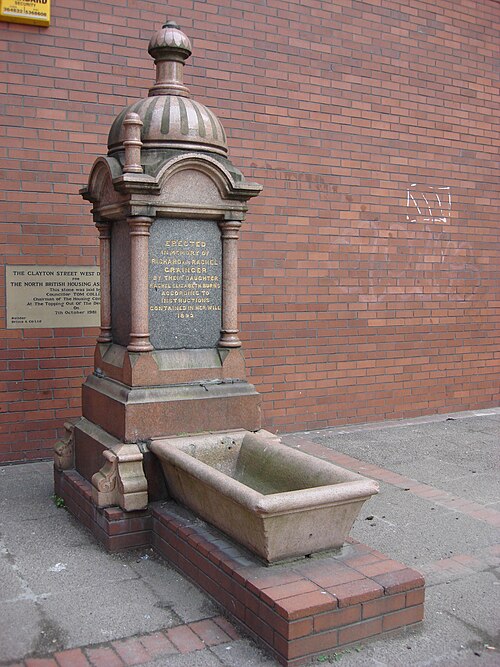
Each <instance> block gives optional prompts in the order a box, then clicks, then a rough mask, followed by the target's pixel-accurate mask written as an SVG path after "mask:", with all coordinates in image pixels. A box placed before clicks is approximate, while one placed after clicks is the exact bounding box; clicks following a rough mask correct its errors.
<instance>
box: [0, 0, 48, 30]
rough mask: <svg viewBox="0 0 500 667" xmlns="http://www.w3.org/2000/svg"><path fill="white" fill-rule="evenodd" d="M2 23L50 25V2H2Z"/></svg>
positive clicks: (37, 0)
mask: <svg viewBox="0 0 500 667" xmlns="http://www.w3.org/2000/svg"><path fill="white" fill-rule="evenodd" d="M0 21H10V22H12V23H31V24H32V25H43V26H48V25H50V0H0Z"/></svg>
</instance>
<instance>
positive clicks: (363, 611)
mask: <svg viewBox="0 0 500 667" xmlns="http://www.w3.org/2000/svg"><path fill="white" fill-rule="evenodd" d="M56 493H57V494H58V495H60V496H61V497H63V498H64V499H65V501H66V505H67V507H68V509H69V510H70V511H71V512H72V513H73V514H75V516H77V518H79V519H80V520H81V521H82V523H84V524H85V525H86V526H87V527H88V528H90V530H91V531H92V532H93V533H94V535H95V536H96V537H97V538H98V539H99V540H100V541H101V542H102V543H103V544H104V545H105V546H106V548H107V549H109V550H111V551H117V550H122V549H126V548H130V547H137V546H149V545H152V546H153V547H154V548H155V549H156V551H158V552H159V553H160V554H161V555H163V556H164V557H165V558H166V559H167V560H169V561H170V562H171V563H172V564H173V565H174V566H175V567H176V568H177V569H178V570H179V571H180V572H182V573H183V574H184V575H186V576H187V577H189V578H190V579H191V580H192V581H193V582H195V583H196V584H197V585H198V586H199V587H200V588H201V589H202V590H204V591H205V592H206V593H208V594H209V595H210V596H211V597H212V598H213V599H214V600H216V601H217V602H218V603H219V604H220V605H222V607H224V608H225V610H226V611H227V612H228V613H229V614H230V615H231V616H232V618H233V619H234V620H235V621H237V622H238V623H239V624H240V625H242V626H243V627H244V628H245V629H246V630H247V631H248V632H250V634H251V635H252V636H253V637H254V638H256V639H257V640H258V641H259V642H260V643H262V644H264V646H265V647H266V648H267V650H268V651H269V652H271V653H272V654H273V655H274V657H275V658H276V659H277V660H278V661H279V662H280V663H281V664H282V665H286V666H287V667H289V666H290V667H291V666H292V665H301V664H304V663H306V662H308V661H309V660H311V659H312V658H313V657H314V656H315V655H318V654H321V653H325V652H328V651H332V650H335V649H337V648H339V647H342V646H345V645H346V644H351V643H354V642H358V641H360V640H362V639H365V638H367V637H373V636H375V635H380V634H382V633H385V632H389V631H391V630H394V629H396V628H401V627H404V626H408V625H412V624H414V623H418V622H419V621H421V620H422V618H423V611H424V607H423V603H424V579H423V577H422V575H421V574H420V573H418V572H417V571H415V570H413V569H410V568H408V567H406V566H405V565H403V564H401V563H398V562H397V561H394V560H391V559H390V558H388V557H387V556H385V555H384V554H382V553H380V552H379V551H375V550H374V549H372V548H371V547H368V546H366V545H364V544H360V543H357V542H354V541H351V542H349V544H347V545H346V546H344V547H343V548H342V549H341V550H340V552H338V553H335V554H334V555H325V556H321V557H316V558H305V559H301V560H298V561H294V562H292V563H286V564H281V565H274V566H272V567H266V566H265V565H262V564H261V563H260V562H259V561H258V560H257V559H256V558H254V557H253V556H252V555H251V554H249V553H248V552H247V551H246V550H245V549H243V548H240V547H239V546H237V545H235V544H234V543H233V542H231V541H229V539H227V538H226V537H225V536H224V535H222V534H221V533H220V532H219V531H217V530H216V529H215V528H213V527H211V526H209V525H207V524H205V523H204V522H202V521H200V520H199V519H197V518H196V517H194V516H193V515H192V514H191V513H190V512H188V511H187V510H184V509H183V508H180V507H179V506H177V505H176V504H175V503H171V502H166V503H153V504H151V505H150V510H149V511H148V512H133V513H125V512H122V511H121V510H118V509H115V508H110V509H104V510H100V509H96V508H95V507H94V506H93V504H92V500H91V493H90V484H89V483H88V482H87V481H86V480H84V479H83V478H82V477H80V475H79V474H78V473H76V472H74V471H65V472H62V473H56Z"/></svg>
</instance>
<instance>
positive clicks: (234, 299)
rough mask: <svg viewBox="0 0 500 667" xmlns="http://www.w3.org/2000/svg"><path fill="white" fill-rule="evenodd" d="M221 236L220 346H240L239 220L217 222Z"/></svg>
mask: <svg viewBox="0 0 500 667" xmlns="http://www.w3.org/2000/svg"><path fill="white" fill-rule="evenodd" d="M219 227H220V230H221V237H222V328H221V337H220V339H219V343H218V345H219V346H220V347H241V341H240V339H239V338H238V331H239V329H238V234H239V231H240V227H241V222H240V221H239V220H223V221H222V222H220V223H219Z"/></svg>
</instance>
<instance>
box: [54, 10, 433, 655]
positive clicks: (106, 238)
mask: <svg viewBox="0 0 500 667" xmlns="http://www.w3.org/2000/svg"><path fill="white" fill-rule="evenodd" d="M148 50H149V53H150V55H151V56H152V57H153V59H154V61H155V65H156V82H155V83H154V85H153V86H152V87H151V89H150V90H149V94H148V96H147V97H146V98H144V99H141V100H138V101H136V102H134V103H132V104H131V105H130V106H128V107H127V108H126V109H124V110H123V111H122V112H121V113H120V114H119V115H118V116H117V118H116V120H115V121H114V123H113V125H112V127H111V130H110V133H109V138H108V152H107V155H106V156H102V157H99V158H98V159H97V160H96V161H95V163H94V165H93V167H92V170H91V172H90V176H89V179H88V183H87V185H86V186H85V187H84V188H83V189H82V190H81V194H82V196H83V197H84V198H85V199H86V200H88V201H89V202H91V204H92V215H93V219H94V222H95V225H96V227H97V229H98V232H99V245H100V280H101V330H100V334H99V337H98V339H97V344H96V348H95V354H94V372H93V373H92V374H91V375H90V376H89V377H88V378H87V380H86V381H85V383H84V384H83V387H82V416H81V418H79V419H78V420H76V421H75V422H71V423H69V422H68V423H66V424H65V427H66V435H65V437H64V438H63V440H61V441H59V442H58V443H57V444H56V446H55V491H56V494H57V495H58V496H60V497H62V498H63V499H64V500H65V502H66V506H67V507H68V509H69V510H70V511H71V512H72V513H73V514H74V515H75V516H76V517H77V518H78V519H79V520H80V521H81V522H82V523H83V524H84V525H86V526H87V527H88V528H89V529H90V530H91V531H92V532H93V533H94V535H95V536H96V537H97V538H98V539H99V540H100V541H101V542H102V543H103V544H104V545H105V547H106V548H107V549H108V550H110V551H119V550H123V549H126V548H132V547H145V546H152V547H153V548H155V549H156V550H157V551H158V552H159V553H160V554H161V555H163V556H164V557H165V558H167V559H168V560H169V561H170V562H171V563H172V564H173V565H174V566H175V567H177V568H178V569H179V571H181V572H182V573H183V574H184V575H185V576H188V577H190V578H191V579H192V580H193V581H194V582H196V583H197V584H198V585H199V586H200V587H201V588H202V589H203V590H204V591H205V592H206V593H208V594H209V595H211V596H212V598H213V599H214V600H216V601H217V602H218V603H219V604H220V605H222V606H223V608H224V609H225V610H226V611H227V613H228V614H230V615H231V617H232V618H233V619H234V620H235V621H237V622H238V623H240V624H242V625H243V626H244V627H245V628H246V630H247V631H248V632H250V633H252V635H253V636H254V637H255V638H256V639H258V640H259V641H260V642H262V643H263V644H264V645H265V646H266V647H267V649H268V650H269V651H271V652H272V653H273V655H275V656H276V657H277V659H278V660H279V661H280V662H281V663H282V664H284V665H292V664H299V662H300V660H303V659H304V660H305V659H309V658H310V657H311V656H314V655H316V654H318V652H321V651H324V650H327V649H330V648H333V647H335V646H338V645H340V644H342V643H346V641H345V640H343V639H342V637H343V635H341V634H340V632H341V631H340V630H337V629H335V630H331V629H328V628H331V627H332V626H331V625H330V626H328V623H330V624H331V623H335V624H336V625H335V628H337V627H341V626H342V627H343V628H344V629H345V631H346V633H347V632H348V631H349V632H351V630H352V632H355V633H357V635H356V636H358V637H359V636H367V635H369V634H380V633H381V632H383V631H385V630H384V628H385V626H384V625H383V623H382V616H383V615H384V614H385V613H386V611H384V610H386V609H387V608H389V607H390V609H391V614H392V616H391V623H392V626H391V628H393V627H399V626H402V625H407V624H409V623H414V622H417V621H418V620H420V617H421V613H420V609H421V607H422V599H421V598H422V597H423V588H422V587H423V580H422V578H421V576H420V575H419V574H418V573H415V572H414V571H413V570H409V569H408V568H406V567H405V566H404V565H401V564H396V566H395V565H394V561H389V562H390V568H392V569H394V567H396V570H397V573H398V585H397V587H396V588H390V587H388V586H386V585H385V581H386V580H384V579H383V578H382V579H378V578H377V576H378V574H377V572H379V570H380V568H379V567H378V566H377V567H376V568H375V569H374V572H375V574H374V575H373V576H371V575H370V576H369V575H368V574H366V573H365V570H364V569H363V568H364V567H366V563H367V562H368V563H371V562H372V561H371V560H370V559H374V560H375V562H378V561H381V562H385V561H388V559H387V558H386V557H385V556H383V554H376V552H374V551H373V550H370V549H369V547H366V546H365V545H356V544H355V543H354V542H353V541H352V540H350V539H349V531H350V529H351V527H352V525H353V522H354V520H355V518H356V516H357V514H358V512H359V510H360V508H361V506H362V504H363V503H364V502H365V501H366V500H367V499H368V498H369V497H370V496H371V495H373V494H374V493H377V484H376V482H374V481H372V480H369V479H366V478H364V477H362V476H360V475H358V474H356V473H354V472H350V471H348V470H344V469H342V468H339V467H338V466H335V465H333V464H332V463H330V462H329V461H328V460H325V459H328V453H327V452H326V453H325V455H324V456H323V457H322V458H316V457H315V456H311V455H307V454H305V453H303V452H300V451H297V450H295V449H293V448H291V447H288V446H285V445H284V444H283V443H282V442H281V441H280V439H279V438H278V437H277V436H275V435H273V434H272V433H269V432H267V431H264V430H263V429H262V424H261V397H260V395H259V393H258V392H257V391H256V389H255V387H254V386H253V385H252V384H251V383H250V382H248V380H247V376H246V368H245V359H244V356H243V354H242V351H241V342H240V339H239V337H238V332H239V330H238V319H237V313H238V300H237V297H238V239H239V232H240V228H241V226H242V224H243V222H244V219H245V214H246V211H247V202H248V200H249V199H251V198H252V197H255V196H257V195H258V194H259V193H260V191H261V189H262V188H261V186H260V185H259V184H257V183H253V182H250V181H247V180H246V179H245V177H244V175H243V174H242V173H241V171H240V170H239V169H238V168H237V167H235V166H234V165H233V163H232V162H231V161H230V160H229V158H228V155H227V153H228V148H227V141H226V135H225V132H224V128H223V126H222V124H221V123H220V121H219V120H218V118H217V117H216V115H215V114H214V113H213V112H212V111H210V110H209V109H207V107H205V106H204V105H203V104H201V103H199V102H196V101H194V100H193V99H191V97H190V94H189V91H188V89H187V87H186V86H185V85H184V83H183V67H184V61H185V60H186V59H187V58H188V57H189V56H190V54H191V43H190V41H189V39H188V37H187V36H186V35H185V34H184V33H183V32H182V31H181V30H180V28H179V27H178V26H177V25H176V24H175V23H173V22H168V23H166V24H165V25H164V26H163V27H162V28H161V29H160V30H159V31H157V32H156V33H155V34H154V35H153V37H152V38H151V41H150V43H149V49H148ZM320 455H321V454H320ZM367 559H368V560H367ZM311 563H312V565H308V564H311ZM372 569H373V567H372ZM382 570H383V568H382ZM388 571H389V570H388ZM269 577H271V578H269ZM327 581H329V582H335V581H337V582H338V581H341V582H346V581H353V582H354V583H353V587H352V588H350V589H349V591H345V590H344V589H342V587H341V588H340V589H337V588H327V589H326V590H325V588H324V587H325V586H326V583H325V582H327ZM270 582H273V583H272V584H271V583H270ZM290 582H293V584H292V583H290ZM331 585H333V584H331ZM290 587H291V588H290ZM413 589H418V591H419V592H418V594H415V595H412V597H411V598H410V597H408V599H407V594H406V591H410V590H412V591H413ZM408 595H409V594H408ZM387 597H388V598H390V599H388V600H387V599H386V598H387ZM368 600H369V601H370V602H372V603H375V602H376V601H377V600H380V605H381V606H380V610H378V611H376V612H372V616H373V614H374V616H373V617H371V618H370V619H365V618H364V616H363V614H365V613H368V612H367V611H366V612H365V611H363V609H362V604H364V603H365V602H366V601H368ZM377 604H378V602H377ZM352 605H355V606H356V608H355V609H354V610H351V611H349V613H344V612H346V610H342V609H339V607H343V606H348V607H350V606H352ZM387 605H389V607H387ZM411 605H418V609H417V611H418V613H419V614H420V616H419V617H418V618H417V616H418V614H413V615H412V616H411V617H410V616H408V615H406V612H407V611H408V610H407V609H406V607H409V606H411ZM398 614H401V616H400V617H399V616H398ZM395 615H396V616H397V619H396V620H397V624H396V625H394V618H395ZM330 616H331V618H330ZM335 619H337V620H335ZM325 623H326V625H325ZM325 628H327V629H326V630H325ZM360 633H361V634H360ZM363 633H364V634H363ZM346 636H347V635H346ZM351 636H353V635H352V634H349V637H351ZM350 641H352V639H351V640H350ZM298 661H299V662H298Z"/></svg>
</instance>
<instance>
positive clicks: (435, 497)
mask: <svg viewBox="0 0 500 667" xmlns="http://www.w3.org/2000/svg"><path fill="white" fill-rule="evenodd" d="M284 440H285V444H287V443H286V441H288V442H289V443H290V445H289V446H290V447H293V448H295V447H297V446H300V450H301V451H307V453H309V454H312V455H314V456H319V457H320V458H323V459H328V460H329V461H331V462H332V463H335V464H336V465H342V466H347V467H349V468H352V469H354V471H355V472H359V473H360V474H362V475H367V476H371V477H375V479H378V480H380V481H381V482H385V483H386V484H391V485H392V486H396V487H398V488H403V489H406V490H408V491H409V492H410V493H413V494H414V495H416V496H417V497H419V498H422V499H424V500H432V502H433V503H435V504H436V505H439V506H441V507H445V508H446V509H449V510H454V511H455V512H459V513H460V514H465V515H467V516H469V517H471V518H472V519H476V520H478V521H483V522H484V523H487V524H488V525H490V526H493V527H494V528H499V527H500V512H499V511H498V510H495V509H493V508H491V507H487V506H486V505H481V504H480V503H476V502H475V501H473V500H467V499H466V498H461V497H460V496H456V495H452V494H451V493H448V491H443V490H442V489H438V488H437V487H435V486H431V485H430V484H426V483H424V482H419V481H418V480H416V479H412V478H411V477H406V476H405V475H401V474H400V473H397V472H393V471H391V470H388V469H387V468H382V467H380V466H378V465H375V464H373V463H367V462H365V461H361V460H360V459H356V458H354V457H352V456H349V455H348V454H343V453H341V452H337V451H335V450H333V449H330V448H329V447H326V446H325V445H321V444H319V443H316V442H313V441H312V440H308V439H307V438H304V437H302V436H289V437H288V438H285V439H284Z"/></svg>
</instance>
